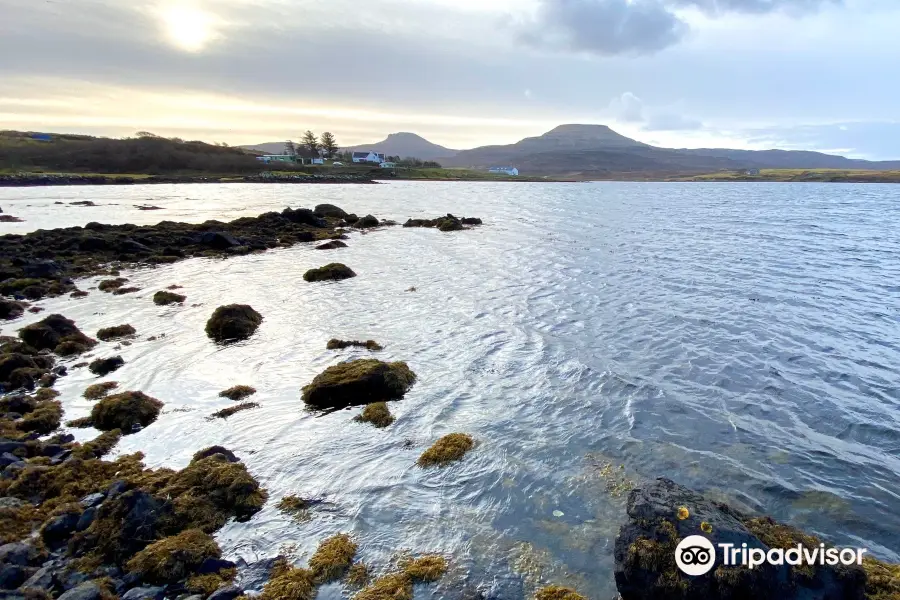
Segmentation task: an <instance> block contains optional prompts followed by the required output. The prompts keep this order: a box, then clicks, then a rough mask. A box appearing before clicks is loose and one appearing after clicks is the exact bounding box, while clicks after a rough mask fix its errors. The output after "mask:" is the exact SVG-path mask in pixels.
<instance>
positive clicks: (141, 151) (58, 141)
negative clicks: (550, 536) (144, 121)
mask: <svg viewBox="0 0 900 600" xmlns="http://www.w3.org/2000/svg"><path fill="white" fill-rule="evenodd" d="M34 168H42V169H54V170H58V171H65V172H74V173H78V172H93V173H134V174H150V175H159V174H170V173H254V172H259V170H260V169H259V162H258V161H257V160H256V159H255V158H254V157H253V156H252V155H250V154H248V153H247V152H246V151H244V150H242V149H240V148H230V147H228V146H216V145H213V144H207V143H205V142H197V141H191V142H185V141H182V140H180V139H169V138H164V137H159V136H154V135H152V134H144V135H140V136H139V137H134V138H124V139H113V138H103V137H93V136H89V135H71V134H35V133H33V132H21V131H0V169H8V170H23V171H27V170H30V169H34Z"/></svg>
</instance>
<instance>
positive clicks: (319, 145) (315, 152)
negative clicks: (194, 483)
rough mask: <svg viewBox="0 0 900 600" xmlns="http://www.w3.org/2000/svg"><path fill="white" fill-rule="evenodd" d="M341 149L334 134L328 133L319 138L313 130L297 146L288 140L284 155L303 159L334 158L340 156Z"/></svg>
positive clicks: (304, 134) (304, 135)
mask: <svg viewBox="0 0 900 600" xmlns="http://www.w3.org/2000/svg"><path fill="white" fill-rule="evenodd" d="M338 150H340V147H339V146H338V144H337V140H336V139H335V137H334V134H333V133H331V132H330V131H326V132H325V133H323V134H322V135H321V136H317V135H316V134H315V133H314V132H312V131H311V130H307V131H306V132H304V133H303V136H302V137H301V138H300V142H299V143H297V144H295V143H294V142H293V141H291V140H288V141H287V142H285V144H284V153H285V154H289V155H291V156H302V157H303V158H320V157H323V158H334V157H335V156H336V155H337V154H338Z"/></svg>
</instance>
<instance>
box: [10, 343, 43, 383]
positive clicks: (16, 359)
mask: <svg viewBox="0 0 900 600" xmlns="http://www.w3.org/2000/svg"><path fill="white" fill-rule="evenodd" d="M7 349H8V350H24V351H25V352H34V350H33V349H31V348H29V347H28V346H26V345H24V344H22V346H16V345H12V344H10V345H9V346H8V347H7ZM53 364H54V359H53V357H52V356H42V355H37V354H34V355H32V354H25V353H22V352H7V353H3V354H0V384H2V385H3V387H4V389H6V390H16V389H19V388H26V389H33V388H34V386H35V384H36V382H37V381H39V380H40V378H41V377H42V376H43V375H45V374H47V373H49V372H50V369H52V368H53Z"/></svg>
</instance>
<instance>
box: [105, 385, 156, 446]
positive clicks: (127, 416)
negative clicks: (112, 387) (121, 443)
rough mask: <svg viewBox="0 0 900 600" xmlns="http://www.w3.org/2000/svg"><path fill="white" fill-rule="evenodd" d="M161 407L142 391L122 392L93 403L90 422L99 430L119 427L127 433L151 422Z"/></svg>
mask: <svg viewBox="0 0 900 600" xmlns="http://www.w3.org/2000/svg"><path fill="white" fill-rule="evenodd" d="M162 407H163V403H162V402H160V401H159V400H157V399H156V398H151V397H150V396H148V395H147V394H145V393H143V392H122V393H121V394H114V395H112V396H107V397H106V398H103V399H102V400H100V401H99V402H98V403H97V404H95V405H94V408H93V409H92V410H91V422H92V423H93V426H94V427H96V428H97V429H99V430H101V431H111V430H113V429H121V430H122V432H123V433H125V434H126V435H127V434H129V433H133V432H134V431H135V430H136V429H137V430H140V429H141V428H143V427H146V426H147V425H150V424H151V423H153V422H154V421H155V420H156V417H158V416H159V411H160V409H161V408H162Z"/></svg>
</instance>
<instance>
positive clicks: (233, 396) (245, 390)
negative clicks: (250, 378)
mask: <svg viewBox="0 0 900 600" xmlns="http://www.w3.org/2000/svg"><path fill="white" fill-rule="evenodd" d="M255 393H256V388H253V387H250V386H249V385H235V386H232V387H230V388H228V389H227V390H222V391H221V392H219V396H220V397H222V398H228V399H229V400H234V401H235V402H238V401H240V400H243V399H244V398H247V397H249V396H252V395H253V394H255Z"/></svg>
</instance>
